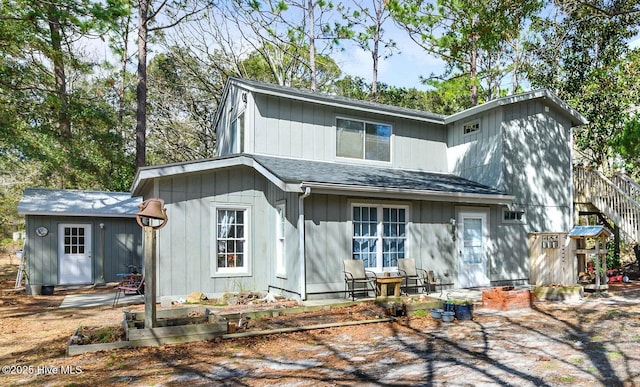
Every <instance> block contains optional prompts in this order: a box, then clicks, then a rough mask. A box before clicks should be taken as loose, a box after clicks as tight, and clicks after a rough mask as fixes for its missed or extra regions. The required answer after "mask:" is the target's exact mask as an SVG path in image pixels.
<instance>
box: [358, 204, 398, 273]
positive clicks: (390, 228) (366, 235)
mask: <svg viewBox="0 0 640 387" xmlns="http://www.w3.org/2000/svg"><path fill="white" fill-rule="evenodd" d="M407 214H408V207H407V206H371V205H354V206H353V213H352V224H353V233H352V249H351V254H352V258H353V259H360V260H362V261H363V262H364V267H365V268H367V269H369V270H373V271H377V272H382V271H384V270H385V269H390V268H395V267H397V266H398V258H405V256H406V245H407V243H406V241H407V233H406V229H407Z"/></svg>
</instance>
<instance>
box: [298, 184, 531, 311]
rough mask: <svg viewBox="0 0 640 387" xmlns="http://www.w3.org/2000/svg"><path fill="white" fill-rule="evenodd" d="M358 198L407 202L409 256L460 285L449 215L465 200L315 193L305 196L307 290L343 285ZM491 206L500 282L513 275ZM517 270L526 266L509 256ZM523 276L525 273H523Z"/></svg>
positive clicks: (492, 249) (323, 291)
mask: <svg viewBox="0 0 640 387" xmlns="http://www.w3.org/2000/svg"><path fill="white" fill-rule="evenodd" d="M353 203H369V204H373V205H379V204H383V205H384V204H390V205H407V206H408V207H409V219H410V221H409V224H408V225H407V244H406V247H407V250H406V252H407V258H414V259H415V260H416V266H417V267H419V268H423V269H425V270H433V271H434V273H435V275H436V277H438V278H439V279H440V280H441V282H442V283H443V284H446V285H447V286H450V287H455V286H456V281H457V278H458V267H459V256H458V244H457V243H459V242H460V241H454V240H453V238H452V234H451V225H450V223H449V220H450V219H451V218H455V217H456V214H457V212H459V211H464V210H465V209H466V207H465V206H463V205H454V204H453V203H446V202H430V201H399V200H392V199H389V200H382V199H381V200H372V199H371V198H358V197H346V196H334V195H325V194H313V193H312V194H311V196H309V197H308V198H307V199H306V201H305V220H306V223H305V233H306V245H305V248H306V249H305V254H306V262H307V268H306V272H307V292H308V293H307V295H308V297H309V298H310V299H314V298H321V297H327V294H329V293H336V294H340V292H343V291H344V274H343V262H342V261H343V260H344V259H350V258H351V248H352V228H351V224H350V217H351V216H350V214H351V208H352V207H351V206H352V204H353ZM487 208H488V209H489V210H490V220H489V227H490V228H489V235H490V239H491V241H492V242H491V243H490V246H488V249H489V250H488V260H489V263H488V266H489V268H488V270H489V273H487V274H488V275H489V276H490V279H491V281H493V282H497V283H500V282H501V281H505V282H506V281H507V280H509V279H511V278H512V277H515V276H511V275H509V273H507V272H506V271H505V269H506V266H505V263H504V262H501V261H500V259H499V257H498V255H497V254H496V250H497V246H496V243H494V242H493V241H495V240H496V239H497V237H498V234H497V232H498V231H497V230H498V224H499V222H498V216H499V214H501V213H502V212H501V209H500V207H498V206H491V207H487ZM509 264H511V265H513V266H514V267H515V269H516V270H517V271H518V275H521V273H520V271H522V270H523V268H522V267H521V266H522V265H521V263H520V262H511V261H510V262H509ZM518 278H520V277H518Z"/></svg>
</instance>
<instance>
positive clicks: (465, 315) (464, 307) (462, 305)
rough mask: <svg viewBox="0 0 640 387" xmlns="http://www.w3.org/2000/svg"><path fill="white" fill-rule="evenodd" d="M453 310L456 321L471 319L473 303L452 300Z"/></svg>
mask: <svg viewBox="0 0 640 387" xmlns="http://www.w3.org/2000/svg"><path fill="white" fill-rule="evenodd" d="M452 303H453V310H454V312H455V315H456V318H457V319H458V320H472V319H473V302H472V301H469V300H453V302H452Z"/></svg>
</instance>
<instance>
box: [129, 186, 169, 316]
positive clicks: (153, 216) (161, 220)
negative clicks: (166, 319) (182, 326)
mask: <svg viewBox="0 0 640 387" xmlns="http://www.w3.org/2000/svg"><path fill="white" fill-rule="evenodd" d="M138 207H139V208H140V210H139V211H138V213H137V214H136V221H137V222H138V224H139V225H140V227H142V228H143V229H144V272H145V274H144V287H145V292H144V328H145V329H150V328H155V327H156V248H157V246H156V231H157V230H159V229H161V228H162V227H164V226H165V225H166V224H167V220H169V219H168V218H167V209H166V208H165V207H164V200H162V199H159V198H153V199H147V200H145V201H144V202H142V203H141V204H140V206H138Z"/></svg>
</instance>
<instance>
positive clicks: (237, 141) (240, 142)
mask: <svg viewBox="0 0 640 387" xmlns="http://www.w3.org/2000/svg"><path fill="white" fill-rule="evenodd" d="M231 138H232V141H233V143H232V144H231V150H232V152H233V153H242V152H244V112H243V113H241V114H240V115H239V116H238V117H236V118H235V119H234V120H233V121H232V122H231Z"/></svg>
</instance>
